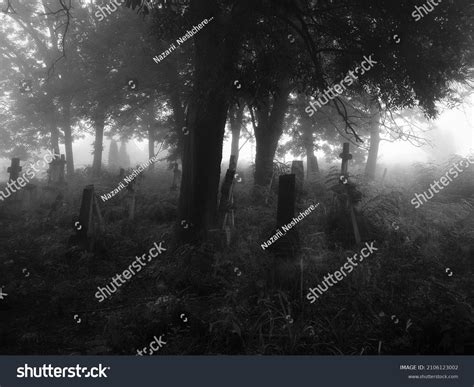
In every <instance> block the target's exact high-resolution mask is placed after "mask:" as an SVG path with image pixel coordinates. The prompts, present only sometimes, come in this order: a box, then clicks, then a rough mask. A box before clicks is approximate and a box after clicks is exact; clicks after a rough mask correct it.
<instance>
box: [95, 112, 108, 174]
mask: <svg viewBox="0 0 474 387" xmlns="http://www.w3.org/2000/svg"><path fill="white" fill-rule="evenodd" d="M94 121H95V142H94V162H93V163H92V173H93V175H94V176H95V177H98V176H100V172H101V168H102V151H103V148H104V146H103V145H104V126H105V114H104V113H103V112H102V111H99V112H98V113H97V115H96V117H95V120H94Z"/></svg>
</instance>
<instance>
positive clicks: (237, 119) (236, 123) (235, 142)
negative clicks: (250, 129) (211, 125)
mask: <svg viewBox="0 0 474 387" xmlns="http://www.w3.org/2000/svg"><path fill="white" fill-rule="evenodd" d="M243 118H244V105H243V104H241V105H240V106H238V107H236V108H234V109H231V112H230V131H231V132H232V143H231V147H230V154H231V155H232V156H235V163H236V164H237V162H238V160H239V139H240V130H241V128H242V121H243Z"/></svg>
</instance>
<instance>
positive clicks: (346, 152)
mask: <svg viewBox="0 0 474 387" xmlns="http://www.w3.org/2000/svg"><path fill="white" fill-rule="evenodd" d="M339 157H340V158H341V159H342V163H341V175H342V176H344V177H347V172H348V164H349V160H351V159H352V155H351V154H350V153H349V143H348V142H345V143H344V145H343V148H342V153H341V154H340V155H339ZM344 185H345V186H346V190H347V192H348V195H347V197H348V199H347V201H348V205H349V212H350V215H351V222H352V229H353V231H354V238H355V241H356V243H357V244H360V242H361V238H360V232H359V226H358V225H357V219H356V216H355V211H354V205H353V204H352V200H351V196H350V194H349V192H350V191H349V185H348V184H347V180H345V182H344Z"/></svg>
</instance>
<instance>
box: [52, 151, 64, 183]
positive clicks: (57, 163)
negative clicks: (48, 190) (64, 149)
mask: <svg viewBox="0 0 474 387" xmlns="http://www.w3.org/2000/svg"><path fill="white" fill-rule="evenodd" d="M65 166H66V158H65V156H64V155H61V157H58V156H55V157H54V159H53V160H52V161H51V162H50V163H49V171H48V174H49V178H48V184H52V185H62V184H64V182H65V181H64V168H65Z"/></svg>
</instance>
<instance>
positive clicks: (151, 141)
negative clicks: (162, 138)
mask: <svg viewBox="0 0 474 387" xmlns="http://www.w3.org/2000/svg"><path fill="white" fill-rule="evenodd" d="M154 156H155V105H154V103H153V101H150V104H149V105H148V159H151V158H153V157H154ZM154 169H155V163H151V164H150V166H149V167H148V170H149V171H153V170H154Z"/></svg>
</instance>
